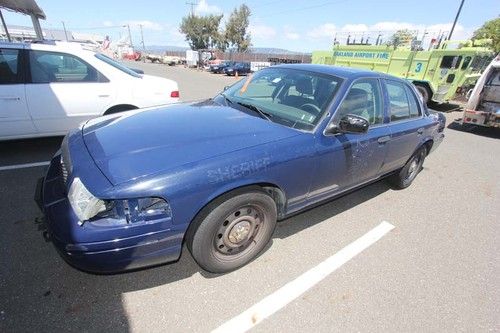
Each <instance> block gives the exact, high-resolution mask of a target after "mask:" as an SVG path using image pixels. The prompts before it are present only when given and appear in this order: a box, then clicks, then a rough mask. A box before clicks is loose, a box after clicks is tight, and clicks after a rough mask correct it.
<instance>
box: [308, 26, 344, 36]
mask: <svg viewBox="0 0 500 333" xmlns="http://www.w3.org/2000/svg"><path fill="white" fill-rule="evenodd" d="M336 31H337V27H335V24H333V23H325V24H322V25H320V26H317V27H315V28H313V29H312V30H311V31H309V32H308V33H307V35H308V36H309V37H312V38H330V39H333V36H334V35H335V32H336Z"/></svg>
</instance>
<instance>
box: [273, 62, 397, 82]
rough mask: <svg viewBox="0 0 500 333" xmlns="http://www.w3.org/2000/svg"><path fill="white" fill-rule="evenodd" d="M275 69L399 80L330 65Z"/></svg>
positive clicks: (342, 76)
mask: <svg viewBox="0 0 500 333" xmlns="http://www.w3.org/2000/svg"><path fill="white" fill-rule="evenodd" d="M273 67H276V68H290V69H298V70H303V71H308V72H314V73H319V74H327V75H333V76H338V77H341V78H345V79H351V80H354V79H357V78H361V77H373V78H387V79H391V80H394V79H396V80H400V81H404V80H401V79H400V78H397V77H395V76H392V75H388V74H384V73H380V72H374V71H370V70H365V69H359V68H352V67H340V66H330V65H315V64H286V65H277V66H273Z"/></svg>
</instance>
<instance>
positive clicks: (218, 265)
mask: <svg viewBox="0 0 500 333" xmlns="http://www.w3.org/2000/svg"><path fill="white" fill-rule="evenodd" d="M207 211H208V214H207V215H206V216H205V217H204V218H202V219H200V220H198V221H194V222H193V223H195V225H193V226H191V227H192V228H194V229H193V230H191V232H188V235H187V240H186V241H187V245H188V248H189V250H190V251H191V254H192V255H193V258H194V259H195V260H196V262H197V263H198V264H199V265H200V266H201V267H202V268H203V269H205V270H207V271H209V272H213V273H226V272H229V271H232V270H235V269H237V268H239V267H241V266H243V265H245V264H247V263H248V262H250V261H251V260H253V259H254V258H255V257H257V256H258V255H259V253H260V252H261V251H262V250H263V249H264V247H265V246H266V244H267V243H268V242H269V241H270V239H271V237H272V234H273V232H274V229H275V227H276V219H277V209H276V204H275V202H274V200H273V199H272V198H271V197H270V196H269V195H267V194H266V193H265V192H264V191H259V190H251V191H249V192H245V193H242V194H238V195H235V196H232V197H229V198H227V199H226V198H224V200H222V201H219V202H215V203H214V204H213V205H212V206H211V207H210V206H209V207H208V209H207Z"/></svg>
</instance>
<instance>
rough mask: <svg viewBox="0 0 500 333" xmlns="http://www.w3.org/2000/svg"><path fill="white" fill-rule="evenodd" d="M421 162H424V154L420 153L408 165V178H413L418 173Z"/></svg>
mask: <svg viewBox="0 0 500 333" xmlns="http://www.w3.org/2000/svg"><path fill="white" fill-rule="evenodd" d="M421 162H422V154H418V155H417V156H415V157H414V158H413V159H412V161H411V162H410V165H409V167H408V171H407V173H406V180H411V179H413V178H415V176H416V175H417V173H418V170H419V169H420V165H421Z"/></svg>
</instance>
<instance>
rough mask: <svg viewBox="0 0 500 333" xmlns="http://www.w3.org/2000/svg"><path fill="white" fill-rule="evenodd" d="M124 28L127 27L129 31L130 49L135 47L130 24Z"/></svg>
mask: <svg viewBox="0 0 500 333" xmlns="http://www.w3.org/2000/svg"><path fill="white" fill-rule="evenodd" d="M124 27H127V29H128V40H129V42H130V47H132V48H133V47H134V44H132V34H131V33H130V24H127V25H124Z"/></svg>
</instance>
